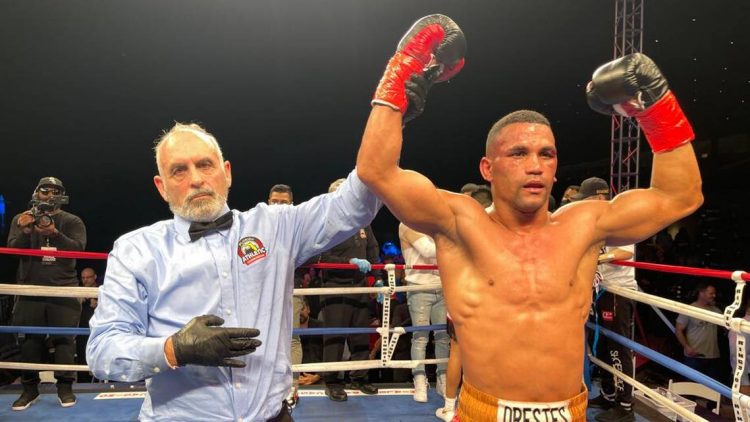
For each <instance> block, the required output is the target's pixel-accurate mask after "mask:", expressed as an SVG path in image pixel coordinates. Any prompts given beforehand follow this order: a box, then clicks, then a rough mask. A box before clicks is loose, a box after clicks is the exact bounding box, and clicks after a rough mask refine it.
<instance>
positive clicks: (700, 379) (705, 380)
mask: <svg viewBox="0 0 750 422" xmlns="http://www.w3.org/2000/svg"><path fill="white" fill-rule="evenodd" d="M586 326H587V327H588V328H591V329H594V324H592V323H590V322H587V323H586ZM599 332H600V333H601V334H603V335H604V336H605V337H608V338H610V339H612V340H614V341H616V342H618V343H620V344H622V345H624V346H626V347H628V348H630V349H633V351H634V352H636V353H638V354H639V355H641V356H645V357H647V358H649V359H651V360H653V361H654V362H656V363H658V364H660V365H662V366H664V367H665V368H668V369H671V370H673V371H675V372H677V373H678V374H680V375H682V376H684V377H686V378H689V379H690V380H692V381H695V382H697V383H700V384H703V385H705V386H706V387H708V388H710V389H712V390H714V391H718V392H719V393H720V394H721V395H722V396H724V397H728V398H730V399H731V398H732V390H731V389H730V388H729V387H727V386H726V385H724V384H722V383H720V382H718V381H716V380H715V379H713V378H711V377H709V376H707V375H705V374H702V373H701V372H698V371H696V370H695V369H693V368H691V367H689V366H687V365H685V364H684V363H681V362H677V361H676V360H674V359H672V358H670V357H667V356H664V355H662V354H661V353H659V352H657V351H655V350H652V349H649V348H648V347H646V346H644V345H642V344H640V343H636V342H635V341H633V340H630V339H629V338H627V337H623V336H621V335H619V334H617V333H614V332H612V331H610V330H608V329H606V328H604V327H599Z"/></svg>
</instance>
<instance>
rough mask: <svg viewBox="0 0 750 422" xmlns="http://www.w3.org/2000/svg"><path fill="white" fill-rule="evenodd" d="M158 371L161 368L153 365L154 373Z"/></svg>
mask: <svg viewBox="0 0 750 422" xmlns="http://www.w3.org/2000/svg"><path fill="white" fill-rule="evenodd" d="M160 371H161V369H159V367H158V366H154V372H155V373H157V374H158V373H159V372H160Z"/></svg>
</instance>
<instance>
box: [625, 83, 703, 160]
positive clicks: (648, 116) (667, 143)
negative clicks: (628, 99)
mask: <svg viewBox="0 0 750 422" xmlns="http://www.w3.org/2000/svg"><path fill="white" fill-rule="evenodd" d="M635 118H636V120H638V125H640V127H641V130H643V134H644V135H645V136H646V140H647V141H648V143H649V145H651V150H652V151H653V152H654V153H655V154H659V153H662V152H667V151H671V150H673V149H675V148H677V147H679V146H682V145H685V144H687V143H688V142H691V141H692V140H693V139H695V133H694V132H693V127H692V126H691V125H690V122H689V121H688V120H687V117H685V113H683V111H682V108H681V107H680V103H678V102H677V98H675V96H674V94H673V93H672V91H671V90H670V91H667V93H666V94H665V95H664V96H663V97H662V98H661V99H659V101H657V102H656V103H654V104H653V105H652V106H651V107H649V108H647V109H646V110H643V111H641V112H639V113H636V114H635Z"/></svg>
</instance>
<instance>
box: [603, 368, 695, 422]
mask: <svg viewBox="0 0 750 422" xmlns="http://www.w3.org/2000/svg"><path fill="white" fill-rule="evenodd" d="M589 359H590V360H591V362H593V363H595V364H596V365H598V366H599V367H601V368H603V369H604V370H606V371H607V372H609V373H611V374H612V375H614V376H616V377H617V378H620V379H621V380H623V381H625V382H627V383H628V384H630V385H632V386H633V387H634V388H637V389H638V390H640V391H643V394H645V395H646V397H648V398H649V399H651V400H653V401H655V402H658V403H661V404H663V405H664V406H667V407H668V408H670V409H671V410H673V411H674V412H675V413H677V414H678V415H680V416H682V417H683V418H685V419H686V420H689V421H700V422H707V419H703V418H702V417H700V416H698V415H696V414H695V413H692V412H690V411H688V410H687V409H685V408H684V407H682V406H680V405H679V404H677V403H675V402H674V401H672V400H670V399H669V398H668V397H665V396H662V395H661V394H659V393H657V392H656V391H654V390H652V389H651V388H649V387H648V386H646V385H644V384H641V383H640V382H638V381H636V380H635V379H633V378H631V377H630V376H628V375H627V374H625V373H624V372H622V371H618V370H617V369H615V368H613V367H612V366H610V365H607V364H606V363H604V362H602V361H601V360H599V359H597V358H596V357H594V356H593V355H592V354H589Z"/></svg>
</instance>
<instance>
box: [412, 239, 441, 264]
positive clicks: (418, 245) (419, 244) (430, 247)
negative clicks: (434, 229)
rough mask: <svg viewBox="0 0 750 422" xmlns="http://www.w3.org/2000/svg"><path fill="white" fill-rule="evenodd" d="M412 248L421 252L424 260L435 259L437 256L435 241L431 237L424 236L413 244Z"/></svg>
mask: <svg viewBox="0 0 750 422" xmlns="http://www.w3.org/2000/svg"><path fill="white" fill-rule="evenodd" d="M411 246H412V247H413V248H414V249H416V250H417V252H419V255H421V256H422V257H423V258H426V259H434V258H435V256H436V255H437V254H436V251H435V241H434V240H432V238H431V237H429V236H427V235H424V236H421V237H420V238H419V239H417V241H416V242H414V243H412V244H411Z"/></svg>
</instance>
